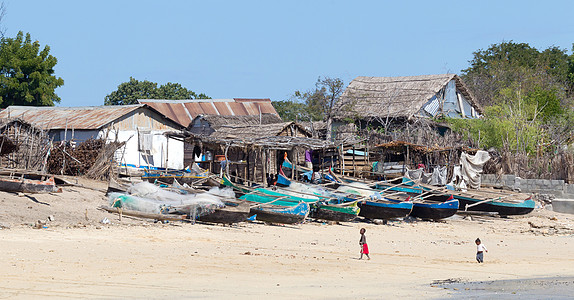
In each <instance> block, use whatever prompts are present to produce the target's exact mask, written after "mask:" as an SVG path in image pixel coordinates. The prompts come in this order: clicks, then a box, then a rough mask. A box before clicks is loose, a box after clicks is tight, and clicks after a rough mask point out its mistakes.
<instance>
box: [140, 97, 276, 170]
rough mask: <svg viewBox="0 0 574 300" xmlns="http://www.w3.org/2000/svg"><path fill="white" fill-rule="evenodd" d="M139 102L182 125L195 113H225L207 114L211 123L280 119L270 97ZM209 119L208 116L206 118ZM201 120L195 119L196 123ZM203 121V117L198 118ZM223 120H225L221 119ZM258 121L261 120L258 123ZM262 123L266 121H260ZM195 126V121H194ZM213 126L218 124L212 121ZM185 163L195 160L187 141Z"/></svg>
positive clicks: (186, 164)
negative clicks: (216, 119)
mask: <svg viewBox="0 0 574 300" xmlns="http://www.w3.org/2000/svg"><path fill="white" fill-rule="evenodd" d="M138 101H139V103H141V104H146V105H149V106H150V107H152V108H154V109H156V110H157V111H159V112H160V113H162V114H163V115H164V116H166V117H167V118H169V119H171V120H174V121H175V122H177V123H178V124H180V125H181V126H182V127H184V128H186V127H189V126H190V123H192V120H194V118H196V117H197V116H225V117H224V118H218V121H215V118H216V117H210V120H211V121H212V122H218V123H217V124H219V123H221V122H228V123H230V122H231V123H235V124H245V123H242V122H245V120H246V119H250V118H243V117H247V116H253V118H251V119H252V120H254V121H253V122H259V120H260V118H261V117H262V116H263V119H264V121H265V120H269V121H265V122H267V123H270V122H272V123H277V122H282V121H281V118H280V117H279V114H278V113H277V111H276V110H275V108H274V107H273V105H272V104H271V100H270V99H269V98H261V99H257V98H249V99H248V98H232V99H191V100H161V99H140V100H138ZM206 118H208V117H206ZM199 120H200V119H198V120H197V122H200V121H199ZM201 120H203V121H201V122H204V123H205V120H204V119H201ZM224 120H226V121H224ZM258 124H260V123H258ZM262 124H265V123H262ZM196 125H197V124H196ZM214 126H217V125H216V124H215V123H214ZM183 156H184V158H183V161H184V165H185V166H186V167H188V166H190V165H191V164H192V163H193V162H194V161H195V160H194V157H193V147H191V145H190V144H188V143H185V144H184V155H183Z"/></svg>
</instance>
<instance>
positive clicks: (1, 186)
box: [0, 175, 62, 193]
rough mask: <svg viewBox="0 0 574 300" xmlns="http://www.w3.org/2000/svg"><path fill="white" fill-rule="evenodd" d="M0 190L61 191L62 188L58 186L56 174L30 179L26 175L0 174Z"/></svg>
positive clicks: (27, 191)
mask: <svg viewBox="0 0 574 300" xmlns="http://www.w3.org/2000/svg"><path fill="white" fill-rule="evenodd" d="M0 191H4V192H11V193H61V192H62V189H61V188H58V187H56V181H55V179H54V176H44V178H42V179H39V180H37V179H28V178H25V175H23V176H20V177H13V176H0Z"/></svg>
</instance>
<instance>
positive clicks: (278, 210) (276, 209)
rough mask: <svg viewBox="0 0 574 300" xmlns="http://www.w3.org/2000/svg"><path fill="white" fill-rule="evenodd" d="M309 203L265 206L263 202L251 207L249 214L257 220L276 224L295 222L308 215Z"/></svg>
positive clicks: (301, 220) (302, 219) (299, 221)
mask: <svg viewBox="0 0 574 300" xmlns="http://www.w3.org/2000/svg"><path fill="white" fill-rule="evenodd" d="M309 211H310V208H309V204H307V203H305V202H300V203H298V204H297V205H295V206H292V207H280V206H266V205H265V204H264V203H262V204H258V205H255V206H252V207H251V211H250V213H249V216H253V215H256V216H255V219H256V220H258V221H263V222H268V223H276V224H297V223H302V222H303V221H305V219H306V218H307V216H308V215H309Z"/></svg>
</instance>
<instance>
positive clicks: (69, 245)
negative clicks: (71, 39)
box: [0, 180, 574, 299]
mask: <svg viewBox="0 0 574 300" xmlns="http://www.w3.org/2000/svg"><path fill="white" fill-rule="evenodd" d="M81 186H83V187H81ZM105 188H106V184H105V183H102V182H95V181H88V180H79V181H78V186H68V187H64V191H63V192H62V193H55V194H42V195H15V194H9V193H0V199H1V200H0V201H1V207H2V209H1V211H0V226H2V229H1V230H0V253H1V257H2V260H0V279H1V280H0V298H10V299H30V298H38V297H43V298H58V299H61V298H93V299H120V298H121V299H160V298H161V299H165V298H175V297H178V298H214V299H221V298H229V297H236V298H245V299H247V298H249V299H261V298H268V297H272V298H285V299H295V298H297V299H299V298H329V299H361V298H365V299H380V298H387V297H406V298H448V297H464V293H461V291H457V290H454V289H452V288H448V287H447V288H445V287H444V285H440V284H437V282H444V281H445V280H446V281H448V280H455V281H488V280H515V279H529V278H550V277H552V278H566V277H574V257H573V256H572V255H571V254H572V249H574V247H573V246H574V215H567V214H560V213H554V212H551V211H546V210H536V211H535V212H533V213H531V214H529V215H527V216H523V217H509V218H493V217H482V218H473V219H471V220H469V219H465V218H462V217H458V216H455V217H454V218H451V219H448V220H445V221H443V222H423V221H419V222H412V223H407V222H404V221H401V222H398V221H397V222H390V223H389V224H388V225H375V224H371V223H365V222H352V223H343V224H342V225H328V224H324V223H318V222H309V223H306V224H301V225H296V226H273V225H265V224H262V223H242V224H239V225H236V226H221V225H209V224H190V223H183V222H170V223H167V224H162V223H154V222H153V221H149V220H140V219H135V218H127V217H125V216H124V218H123V219H122V221H121V222H120V221H119V220H118V216H117V215H114V214H110V213H107V212H102V211H99V210H97V207H98V206H100V205H105V204H107V199H106V198H105V196H104V192H103V191H104V190H105ZM50 216H51V217H50ZM104 218H107V219H108V220H110V221H111V224H102V223H101V221H102V219H104ZM49 219H52V220H53V221H50V220H49ZM38 220H40V221H41V223H42V226H36V224H37V222H38ZM37 227H41V228H40V229H36V228H37ZM362 227H364V228H366V230H367V232H366V235H367V241H368V244H369V248H370V250H371V258H372V259H371V260H358V257H359V245H358V241H359V229H360V228H362ZM477 237H480V238H481V239H482V240H483V242H484V244H485V245H486V246H487V248H488V250H489V252H488V253H486V255H485V263H484V264H477V263H476V262H475V260H474V255H475V251H476V245H474V239H476V238H477Z"/></svg>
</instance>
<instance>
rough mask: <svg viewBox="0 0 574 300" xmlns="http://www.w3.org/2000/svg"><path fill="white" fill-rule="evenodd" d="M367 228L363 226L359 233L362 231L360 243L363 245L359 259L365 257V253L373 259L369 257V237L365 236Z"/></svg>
mask: <svg viewBox="0 0 574 300" xmlns="http://www.w3.org/2000/svg"><path fill="white" fill-rule="evenodd" d="M365 231H366V230H365V228H361V230H360V231H359V233H361V239H360V240H359V245H360V246H361V257H360V258H359V259H363V254H365V255H366V256H367V259H369V260H370V259H371V257H369V246H368V245H367V237H366V236H365Z"/></svg>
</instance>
